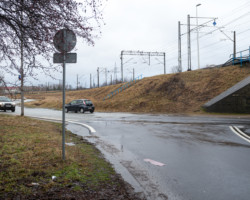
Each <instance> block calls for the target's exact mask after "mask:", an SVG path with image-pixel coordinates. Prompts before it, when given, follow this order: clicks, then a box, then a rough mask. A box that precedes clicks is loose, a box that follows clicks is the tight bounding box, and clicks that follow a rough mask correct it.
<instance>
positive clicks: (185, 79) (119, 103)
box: [25, 65, 250, 113]
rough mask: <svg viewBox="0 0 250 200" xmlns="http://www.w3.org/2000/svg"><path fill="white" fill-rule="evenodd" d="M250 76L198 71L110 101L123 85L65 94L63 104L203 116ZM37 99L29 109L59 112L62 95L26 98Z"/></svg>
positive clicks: (248, 71)
mask: <svg viewBox="0 0 250 200" xmlns="http://www.w3.org/2000/svg"><path fill="white" fill-rule="evenodd" d="M249 75H250V66H249V65H248V67H242V68H241V67H239V66H231V67H223V68H212V69H201V70H195V71H189V72H182V73H178V74H167V75H159V76H154V77H149V78H144V79H142V80H140V81H138V82H137V83H136V84H135V85H133V86H131V87H130V88H128V89H126V90H125V91H123V92H121V93H119V94H118V95H116V96H114V97H113V98H112V99H108V100H105V101H103V98H104V97H105V96H106V95H107V94H109V93H110V92H111V91H114V90H115V89H117V88H119V87H121V86H122V84H118V85H112V86H106V87H101V88H94V89H87V90H81V91H70V92H66V102H69V101H71V100H73V99H80V98H88V99H91V100H92V101H93V102H94V104H95V106H96V110H97V111H108V112H110V111H114V112H119V111H121V112H151V113H152V112H153V113H194V112H195V113H203V111H202V109H201V106H202V105H203V104H204V103H206V102H207V101H209V100H210V99H212V98H213V97H215V96H217V95H219V94H220V93H221V92H223V91H225V90H226V89H228V88H230V87H232V86H233V85H234V84H236V83H237V82H239V81H241V80H243V79H244V78H246V77H247V76H249ZM25 96H26V98H34V99H38V101H36V102H32V103H29V104H28V105H29V106H34V107H46V108H55V109H61V107H62V100H61V99H62V97H61V93H59V92H57V93H36V94H33V95H28V94H27V95H25Z"/></svg>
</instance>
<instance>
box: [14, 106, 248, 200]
mask: <svg viewBox="0 0 250 200" xmlns="http://www.w3.org/2000/svg"><path fill="white" fill-rule="evenodd" d="M19 113H20V108H18V107H17V109H16V113H15V114H19ZM10 114H13V113H10ZM25 115H26V116H33V117H47V118H54V119H59V120H60V119H61V118H62V117H61V116H62V113H61V111H56V110H48V109H28V108H26V109H25ZM66 120H68V121H74V122H77V123H84V124H87V125H89V126H91V127H93V128H94V129H95V131H96V132H93V133H89V132H88V130H87V129H86V128H84V127H82V126H80V125H76V124H72V123H69V124H68V125H67V128H68V129H69V130H71V131H72V132H74V133H76V134H78V135H82V136H83V137H84V138H85V139H87V140H89V141H90V142H93V143H94V144H95V145H96V146H97V147H98V148H99V149H100V150H101V151H102V152H103V153H104V155H105V156H106V158H107V159H108V160H109V161H110V162H111V163H112V164H113V165H114V167H115V169H116V170H117V172H119V173H121V174H122V176H123V178H124V179H125V180H126V181H127V182H129V183H130V184H132V186H134V188H135V189H136V191H137V192H142V193H144V195H146V197H147V199H152V200H155V199H159V200H160V199H173V200H175V199H176V200H182V199H185V200H186V199H190V200H196V199H197V200H200V199H203V200H210V199H211V200H215V199H216V200H225V199H227V200H230V199H232V200H235V199H241V200H248V199H250V173H249V170H250V159H249V155H250V143H249V142H247V141H245V140H243V139H242V138H240V137H239V136H237V135H236V134H235V133H234V132H232V130H231V129H230V128H229V126H237V127H239V128H241V129H244V130H249V129H250V123H249V118H244V117H240V116H238V117H214V116H213V117H207V116H183V115H182V116H179V115H153V114H129V113H98V112H95V113H93V114H89V113H84V114H82V113H67V114H66Z"/></svg>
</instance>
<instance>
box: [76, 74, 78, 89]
mask: <svg viewBox="0 0 250 200" xmlns="http://www.w3.org/2000/svg"><path fill="white" fill-rule="evenodd" d="M76 90H78V74H77V75H76Z"/></svg>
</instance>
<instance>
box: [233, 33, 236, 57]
mask: <svg viewBox="0 0 250 200" xmlns="http://www.w3.org/2000/svg"><path fill="white" fill-rule="evenodd" d="M233 42H234V59H235V58H236V31H234V41H233Z"/></svg>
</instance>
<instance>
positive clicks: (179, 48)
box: [178, 21, 182, 69]
mask: <svg viewBox="0 0 250 200" xmlns="http://www.w3.org/2000/svg"><path fill="white" fill-rule="evenodd" d="M178 68H179V69H182V65H181V22H180V21H179V22H178Z"/></svg>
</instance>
